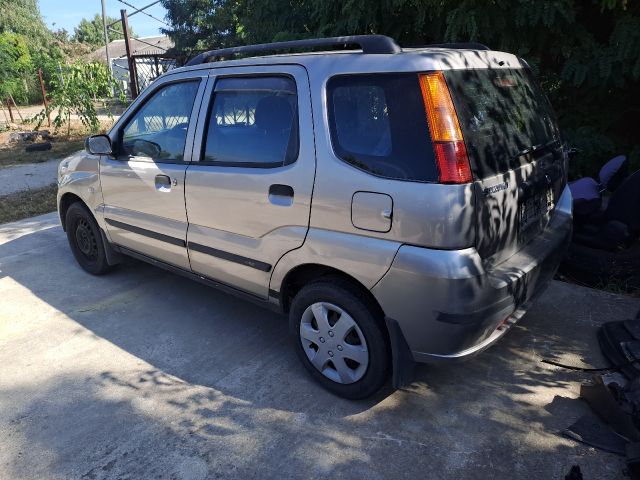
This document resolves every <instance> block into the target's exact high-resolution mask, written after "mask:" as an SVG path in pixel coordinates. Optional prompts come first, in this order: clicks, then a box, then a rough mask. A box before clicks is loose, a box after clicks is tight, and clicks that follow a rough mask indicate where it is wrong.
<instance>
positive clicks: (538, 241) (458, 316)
mask: <svg viewBox="0 0 640 480" xmlns="http://www.w3.org/2000/svg"><path fill="white" fill-rule="evenodd" d="M571 228H572V218H571V194H570V193H569V189H568V188H565V191H564V192H563V195H562V196H561V198H560V199H559V202H558V205H557V207H556V210H555V212H554V215H553V218H552V220H551V221H550V222H549V225H548V226H547V228H546V229H545V231H544V232H542V233H541V234H540V235H538V236H537V237H536V238H535V239H534V240H532V241H531V242H530V243H529V244H527V245H526V246H525V247H524V248H523V249H521V250H520V251H519V252H518V253H516V254H514V255H513V256H512V257H510V258H509V259H507V260H506V261H504V262H503V263H501V264H499V265H497V266H494V267H491V268H489V267H487V266H486V265H484V264H483V262H482V259H481V258H480V256H479V254H478V253H477V252H476V250H475V249H474V248H467V249H464V250H432V249H427V248H420V247H413V246H409V245H404V246H402V247H401V248H400V250H399V251H398V253H397V255H396V258H395V259H394V261H393V264H392V265H391V268H390V269H389V271H388V272H387V273H386V275H385V276H384V277H383V278H382V279H381V280H380V282H378V283H377V284H376V286H375V287H374V288H373V289H372V290H371V291H372V293H373V295H374V296H375V297H376V299H377V300H378V302H380V305H381V306H382V308H383V310H384V312H385V315H386V316H387V317H389V318H391V319H393V320H395V321H396V322H397V323H398V325H399V327H400V330H401V331H402V334H403V335H404V337H405V339H406V341H407V344H408V346H409V349H410V350H411V354H412V356H413V358H414V360H415V361H417V362H424V363H427V362H428V363H432V362H440V361H452V360H460V359H464V358H467V357H470V356H472V355H474V354H476V353H478V352H481V351H482V350H484V349H486V348H487V347H489V346H490V345H491V344H493V343H494V342H495V341H497V340H498V339H499V338H500V337H501V336H502V335H504V333H505V332H506V331H507V330H508V329H509V327H510V326H512V325H513V324H514V323H515V322H517V321H518V320H519V319H520V318H521V317H522V316H523V315H524V314H525V313H526V311H527V309H528V308H529V307H530V305H531V304H532V302H533V301H534V300H535V299H536V298H537V297H538V296H539V295H540V294H541V293H542V292H543V291H544V289H545V288H546V286H547V285H548V284H549V281H550V280H551V279H552V278H553V275H554V274H555V272H556V270H557V268H558V265H559V264H560V261H561V260H562V257H563V256H564V254H565V252H566V249H567V246H568V244H569V241H570V239H571Z"/></svg>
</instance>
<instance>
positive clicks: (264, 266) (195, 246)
mask: <svg viewBox="0 0 640 480" xmlns="http://www.w3.org/2000/svg"><path fill="white" fill-rule="evenodd" d="M188 247H189V250H194V251H196V252H200V253H204V254H205V255H211V256H212V257H217V258H221V259H223V260H227V261H228V262H233V263H239V264H240V265H244V266H246V267H251V268H255V269H256V270H260V271H261V272H269V271H271V264H270V263H266V262H261V261H260V260H254V259H253V258H248V257H243V256H242V255H236V254H235V253H230V252H225V251H224V250H218V249H217V248H212V247H207V246H206V245H200V244H199V243H194V242H189V243H188Z"/></svg>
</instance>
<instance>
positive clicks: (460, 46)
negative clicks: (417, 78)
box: [417, 42, 491, 50]
mask: <svg viewBox="0 0 640 480" xmlns="http://www.w3.org/2000/svg"><path fill="white" fill-rule="evenodd" d="M417 48H453V49H456V50H491V49H490V48H489V47H487V46H486V45H485V44H484V43H478V42H462V43H431V44H429V45H421V46H420V47H417Z"/></svg>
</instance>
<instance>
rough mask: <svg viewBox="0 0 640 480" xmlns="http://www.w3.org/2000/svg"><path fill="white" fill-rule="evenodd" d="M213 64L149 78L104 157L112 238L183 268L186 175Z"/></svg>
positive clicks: (104, 187) (185, 259) (113, 133)
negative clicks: (153, 80)
mask: <svg viewBox="0 0 640 480" xmlns="http://www.w3.org/2000/svg"><path fill="white" fill-rule="evenodd" d="M206 81H207V74H206V71H205V72H204V73H203V72H190V73H183V74H177V75H170V76H167V77H164V78H163V79H161V80H160V81H159V82H157V83H156V84H154V85H152V86H150V87H149V88H148V89H147V91H145V92H144V94H143V95H142V97H141V98H140V99H139V100H138V101H137V102H136V104H134V106H133V109H132V110H131V111H130V112H128V113H127V114H125V115H124V116H123V118H122V119H121V120H120V121H119V122H118V123H117V124H116V125H115V126H114V128H113V129H112V131H111V134H110V136H111V141H112V145H113V151H114V154H113V155H112V156H102V158H101V160H100V182H101V187H102V195H103V200H104V217H105V223H106V228H107V232H108V235H109V237H110V240H111V241H112V242H113V243H115V244H116V245H119V246H121V247H125V248H128V249H130V250H133V251H135V252H138V253H142V254H144V255H147V256H149V257H153V258H156V259H159V260H162V261H164V262H167V263H169V264H171V265H175V266H177V267H180V268H183V269H186V270H188V269H190V265H189V257H188V255H187V249H186V235H187V215H186V210H185V205H184V178H185V171H186V168H187V165H188V162H189V160H190V159H191V147H192V145H193V137H194V132H195V123H196V119H197V113H198V111H199V107H200V102H201V99H202V95H203V93H204V90H205V86H206Z"/></svg>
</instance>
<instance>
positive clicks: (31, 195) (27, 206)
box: [0, 183, 58, 223]
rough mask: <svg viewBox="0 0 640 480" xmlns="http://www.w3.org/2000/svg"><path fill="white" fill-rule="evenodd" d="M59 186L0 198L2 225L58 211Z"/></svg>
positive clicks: (0, 220)
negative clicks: (57, 196)
mask: <svg viewBox="0 0 640 480" xmlns="http://www.w3.org/2000/svg"><path fill="white" fill-rule="evenodd" d="M57 192H58V186H57V185H56V184H55V183H54V184H51V185H49V186H48V187H44V188H36V189H31V190H25V191H22V192H16V193H12V194H10V195H4V196H0V223H6V222H13V221H15V220H21V219H23V218H28V217H32V216H34V215H40V214H43V213H49V212H53V211H54V210H55V209H56V195H57Z"/></svg>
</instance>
